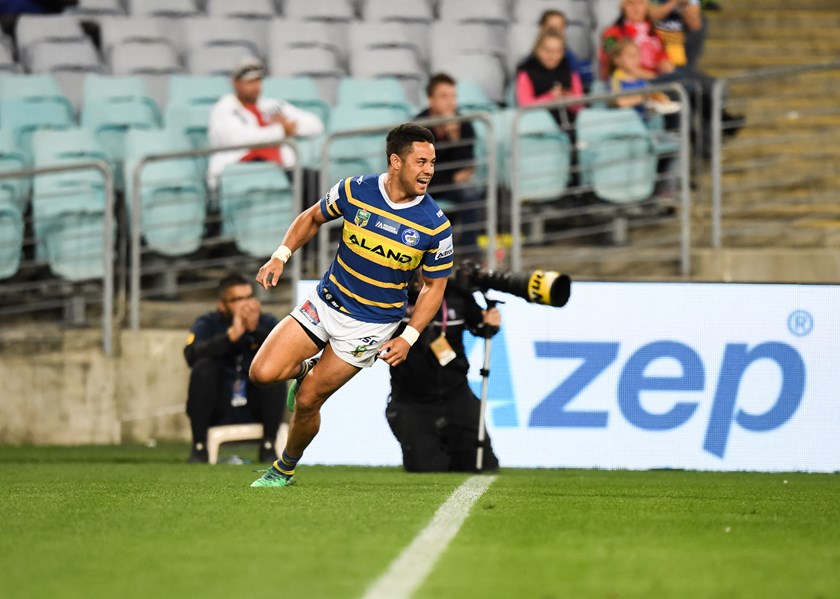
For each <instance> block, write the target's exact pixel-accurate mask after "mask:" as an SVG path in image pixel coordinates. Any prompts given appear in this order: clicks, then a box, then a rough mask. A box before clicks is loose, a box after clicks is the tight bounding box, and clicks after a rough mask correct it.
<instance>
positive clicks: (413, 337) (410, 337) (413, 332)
mask: <svg viewBox="0 0 840 599" xmlns="http://www.w3.org/2000/svg"><path fill="white" fill-rule="evenodd" d="M400 337H402V338H403V339H405V340H406V341H408V344H409V345H414V342H415V341H417V338H418V337H420V332H419V331H418V330H417V329H415V328H414V327H411V326H407V327H405V330H404V331H403V332H402V334H400Z"/></svg>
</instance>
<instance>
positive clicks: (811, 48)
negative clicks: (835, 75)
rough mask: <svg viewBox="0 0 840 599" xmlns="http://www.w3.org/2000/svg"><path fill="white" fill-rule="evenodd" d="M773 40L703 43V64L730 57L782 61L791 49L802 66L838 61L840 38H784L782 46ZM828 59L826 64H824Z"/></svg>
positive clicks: (724, 40)
mask: <svg viewBox="0 0 840 599" xmlns="http://www.w3.org/2000/svg"><path fill="white" fill-rule="evenodd" d="M779 39H780V38H776V39H750V40H749V41H748V42H745V41H744V40H742V39H741V40H739V39H727V38H723V39H711V40H708V41H707V43H706V47H705V49H704V54H703V60H704V61H706V62H716V61H717V60H718V59H721V58H723V59H725V58H728V57H730V56H767V57H780V56H781V57H784V56H788V55H789V54H790V50H791V48H796V54H797V55H798V56H800V57H801V58H803V59H805V60H806V62H828V61H829V60H832V59H835V58H837V57H840V36H834V37H813V36H810V35H802V36H797V37H795V38H794V37H792V36H790V35H788V36H785V37H784V38H781V39H784V40H785V43H784V44H780V43H779ZM825 59H828V60H825Z"/></svg>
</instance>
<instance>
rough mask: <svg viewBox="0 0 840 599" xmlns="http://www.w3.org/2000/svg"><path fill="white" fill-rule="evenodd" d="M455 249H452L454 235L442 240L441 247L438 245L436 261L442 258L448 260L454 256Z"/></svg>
mask: <svg viewBox="0 0 840 599" xmlns="http://www.w3.org/2000/svg"><path fill="white" fill-rule="evenodd" d="M453 251H454V248H453V247H452V235H450V236H449V237H447V238H446V239H441V240H440V245H438V249H437V253H436V254H435V260H440V259H441V258H448V257H449V256H451V255H452V253H453Z"/></svg>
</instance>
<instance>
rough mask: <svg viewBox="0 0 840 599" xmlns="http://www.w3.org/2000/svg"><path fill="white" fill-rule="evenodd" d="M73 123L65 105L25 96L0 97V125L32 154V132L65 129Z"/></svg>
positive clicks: (18, 145) (21, 147) (25, 150)
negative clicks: (28, 98) (33, 99)
mask: <svg viewBox="0 0 840 599" xmlns="http://www.w3.org/2000/svg"><path fill="white" fill-rule="evenodd" d="M74 125H75V123H74V122H73V120H72V119H71V118H70V116H68V114H67V109H66V107H65V106H63V105H60V104H55V103H52V102H37V101H32V100H27V99H25V98H9V99H0V127H2V128H3V129H7V130H9V131H11V132H12V134H13V136H14V139H15V143H16V144H17V147H18V148H20V149H21V151H23V152H25V153H26V154H27V155H31V154H32V134H33V133H34V132H35V131H37V130H38V129H66V128H68V127H72V126H74Z"/></svg>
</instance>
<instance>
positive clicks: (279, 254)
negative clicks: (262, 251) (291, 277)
mask: <svg viewBox="0 0 840 599" xmlns="http://www.w3.org/2000/svg"><path fill="white" fill-rule="evenodd" d="M291 256H292V250H290V249H289V248H287V247H286V246H285V245H281V246H280V247H279V248H277V249H276V250H274V253H273V254H271V257H272V258H277V259H278V260H280V262H283V263H285V262H286V261H287V260H288V259H289V258H291Z"/></svg>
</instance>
